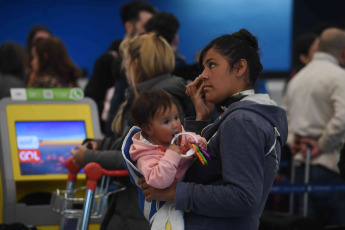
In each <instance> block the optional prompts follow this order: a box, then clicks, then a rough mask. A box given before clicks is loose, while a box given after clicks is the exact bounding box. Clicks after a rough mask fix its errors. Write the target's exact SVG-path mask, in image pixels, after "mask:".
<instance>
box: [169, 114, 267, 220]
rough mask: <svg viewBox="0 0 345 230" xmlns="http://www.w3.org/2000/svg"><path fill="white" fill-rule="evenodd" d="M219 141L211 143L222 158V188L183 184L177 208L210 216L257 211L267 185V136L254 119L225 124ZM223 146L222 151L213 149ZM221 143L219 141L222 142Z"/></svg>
mask: <svg viewBox="0 0 345 230" xmlns="http://www.w3.org/2000/svg"><path fill="white" fill-rule="evenodd" d="M224 122H225V123H224V124H223V125H222V127H221V128H220V129H219V130H218V134H217V136H218V135H219V139H217V138H215V139H217V140H212V139H213V138H212V139H211V141H210V143H209V147H210V150H209V151H214V150H215V149H218V151H219V152H218V153H212V155H216V156H217V157H220V158H221V165H222V171H221V173H222V177H223V178H222V179H223V184H221V185H215V184H214V185H202V184H195V183H184V182H179V183H178V185H177V190H176V196H175V202H176V209H180V210H191V211H192V212H194V213H195V214H200V215H205V216H210V217H238V216H243V215H247V214H248V213H250V212H252V211H253V209H254V210H255V209H257V208H258V205H259V202H260V199H261V196H262V191H263V186H264V164H265V159H264V155H265V153H264V147H265V135H264V132H263V131H262V130H261V129H260V128H259V127H258V125H257V124H256V122H255V121H253V120H252V119H245V118H244V119H243V118H239V117H236V118H233V119H231V120H227V121H224ZM212 141H215V143H213V144H214V145H217V144H219V148H216V147H215V146H213V147H212V145H213V144H212ZM218 141H219V142H218Z"/></svg>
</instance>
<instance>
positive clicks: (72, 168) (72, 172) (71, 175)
mask: <svg viewBox="0 0 345 230" xmlns="http://www.w3.org/2000/svg"><path fill="white" fill-rule="evenodd" d="M65 166H66V168H67V169H68V177H67V181H68V182H76V181H77V174H78V172H79V171H80V170H81V167H78V166H76V165H75V164H74V162H73V157H69V158H67V160H66V162H65Z"/></svg>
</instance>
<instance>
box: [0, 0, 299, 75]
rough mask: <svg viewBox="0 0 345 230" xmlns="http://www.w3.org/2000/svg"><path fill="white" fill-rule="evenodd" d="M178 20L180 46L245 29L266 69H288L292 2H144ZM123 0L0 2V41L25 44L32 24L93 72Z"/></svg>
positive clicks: (117, 27)
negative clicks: (48, 31) (256, 44)
mask: <svg viewBox="0 0 345 230" xmlns="http://www.w3.org/2000/svg"><path fill="white" fill-rule="evenodd" d="M148 1H149V2H151V3H152V4H153V5H155V6H156V7H157V9H158V10H160V11H166V12H170V13H173V14H174V15H175V16H176V17H177V18H178V20H179V21H180V24H181V26H180V30H179V35H180V45H179V50H180V52H181V53H182V55H184V56H185V57H186V60H187V62H188V63H192V62H193V59H194V54H195V53H196V52H197V51H198V50H199V49H202V48H203V47H204V46H205V45H206V44H207V43H208V42H210V41H211V40H212V39H214V38H215V37H217V36H219V35H222V34H225V33H232V32H234V31H237V30H239V29H241V28H247V29H248V30H249V31H251V32H252V33H253V34H254V35H256V36H257V37H258V39H259V46H260V48H261V49H262V55H261V59H262V63H263V66H264V71H266V72H269V71H289V70H290V50H291V37H292V35H291V31H292V9H293V6H292V4H293V0H279V1H276V0H213V1H209V0H148ZM123 2H126V1H124V0H116V1H114V0H113V1H110V0H103V1H100V0H69V1H68V0H45V1H40V0H30V1H25V0H11V1H9V0H0V22H1V27H0V43H2V42H4V41H10V40H11V41H16V42H19V43H21V44H22V45H23V46H25V42H26V36H27V34H28V32H29V30H30V28H31V27H32V26H33V25H35V24H43V25H45V26H47V27H49V28H50V29H51V30H52V32H53V33H54V34H55V35H56V36H58V37H59V38H61V39H62V40H63V41H64V43H65V45H66V47H67V49H68V51H69V54H70V56H71V57H72V59H73V61H74V62H75V63H76V64H77V65H78V66H80V67H81V68H85V69H86V70H87V75H88V76H89V75H90V74H91V73H92V68H93V63H94V61H95V60H96V58H97V57H98V56H99V55H100V54H102V53H103V52H104V51H105V50H106V48H107V47H108V46H109V45H110V43H111V41H112V40H113V39H115V38H122V37H123V34H124V29H123V27H122V23H121V19H120V16H119V9H120V5H121V4H122V3H123Z"/></svg>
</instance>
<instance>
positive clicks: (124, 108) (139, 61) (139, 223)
mask: <svg viewBox="0 0 345 230" xmlns="http://www.w3.org/2000/svg"><path fill="white" fill-rule="evenodd" d="M121 48H122V49H123V52H122V53H123V55H124V56H123V58H124V60H123V65H124V67H125V71H126V76H127V78H128V82H129V83H130V86H129V87H128V88H127V89H126V94H125V95H126V97H125V101H124V102H123V103H122V105H121V106H120V108H119V111H118V113H117V115H116V117H115V118H114V122H113V127H114V131H115V135H114V137H107V138H104V139H103V140H99V141H96V140H95V141H93V142H92V143H93V144H92V145H93V149H87V148H86V146H84V145H78V146H76V150H75V149H72V150H71V154H72V156H73V159H74V161H75V163H76V164H77V165H79V166H84V165H86V164H87V163H90V162H97V163H99V164H100V165H101V166H102V167H103V168H106V169H124V168H125V166H124V161H123V158H122V153H121V146H122V142H123V140H124V138H125V136H126V135H127V133H128V131H129V129H130V128H131V127H132V126H133V123H132V121H131V120H130V112H131V109H130V107H131V104H132V102H133V100H134V99H135V98H136V96H137V95H138V93H140V92H141V91H142V90H145V89H148V88H159V89H163V90H164V91H166V92H168V93H170V94H171V95H172V97H173V98H174V102H175V104H176V105H177V107H178V110H179V112H180V116H181V117H182V118H183V117H184V113H185V112H184V111H186V110H187V108H186V107H187V106H189V105H190V103H189V102H188V101H189V98H188V97H187V96H186V95H185V93H184V91H185V88H186V85H185V81H184V79H182V78H179V77H176V76H174V75H172V74H171V71H172V70H173V69H174V66H175V57H174V52H173V50H172V48H171V47H170V45H169V44H168V43H167V42H166V40H165V39H164V38H162V37H161V36H158V35H156V34H155V33H148V34H142V35H139V36H137V37H135V38H134V39H133V40H125V41H124V42H123V43H121ZM121 48H120V50H122V49H121ZM122 182H123V183H124V184H125V185H126V187H127V189H126V191H125V192H121V193H117V194H116V195H114V196H113V197H112V198H111V201H110V202H111V203H110V205H109V209H108V211H107V214H106V216H105V217H104V220H103V223H102V226H104V229H116V228H118V229H140V230H142V229H149V224H148V221H147V220H146V219H145V218H144V216H143V215H142V213H141V212H140V209H139V205H138V192H137V187H136V186H135V185H133V184H131V182H130V180H129V178H124V180H123V181H122Z"/></svg>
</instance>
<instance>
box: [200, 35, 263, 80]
mask: <svg viewBox="0 0 345 230" xmlns="http://www.w3.org/2000/svg"><path fill="white" fill-rule="evenodd" d="M211 48H214V49H215V50H216V51H218V52H219V53H220V54H221V55H222V56H224V57H225V58H226V59H227V60H228V62H229V65H230V67H233V66H234V65H235V64H236V63H237V62H238V61H239V60H240V59H245V60H246V61H247V64H248V69H249V79H250V82H251V84H252V85H254V83H255V81H256V79H257V78H258V77H259V74H260V73H261V71H262V69H263V68H262V64H261V61H260V56H259V47H258V41H257V38H256V37H255V36H253V35H252V34H251V33H250V32H249V31H248V30H246V29H241V30H240V31H238V32H235V33H233V34H227V35H223V36H220V37H218V38H216V39H214V40H212V41H211V42H210V43H209V44H208V45H207V46H206V47H205V48H204V49H203V50H202V51H201V54H200V61H199V62H200V65H201V66H202V62H203V60H204V57H205V55H206V53H207V51H208V50H209V49H211Z"/></svg>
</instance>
